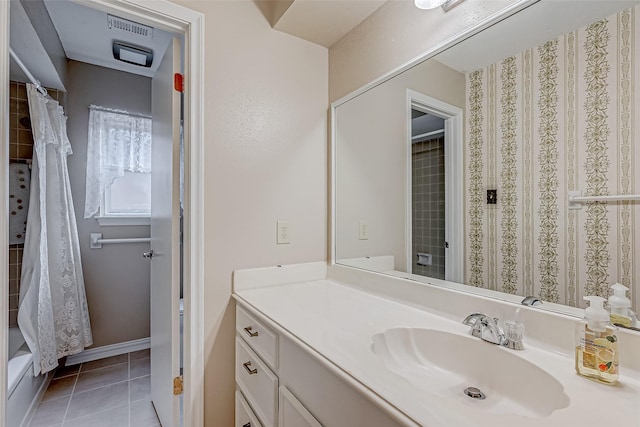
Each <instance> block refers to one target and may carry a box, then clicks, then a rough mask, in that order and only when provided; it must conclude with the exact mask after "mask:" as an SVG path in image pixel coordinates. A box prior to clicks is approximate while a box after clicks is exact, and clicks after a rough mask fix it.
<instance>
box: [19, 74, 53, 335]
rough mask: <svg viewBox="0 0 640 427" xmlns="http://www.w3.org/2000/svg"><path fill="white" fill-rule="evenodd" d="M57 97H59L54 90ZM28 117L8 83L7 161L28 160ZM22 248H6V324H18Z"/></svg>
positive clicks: (22, 95)
mask: <svg viewBox="0 0 640 427" xmlns="http://www.w3.org/2000/svg"><path fill="white" fill-rule="evenodd" d="M54 92H56V96H58V94H57V91H54ZM30 123H31V122H30V118H29V103H28V101H27V90H26V85H25V84H24V83H18V82H10V84H9V159H10V161H16V160H18V161H20V160H23V161H24V160H31V159H32V157H33V136H32V134H31V128H30ZM22 252H23V245H9V325H10V326H16V325H17V324H18V322H17V320H18V300H19V296H20V273H21V270H22Z"/></svg>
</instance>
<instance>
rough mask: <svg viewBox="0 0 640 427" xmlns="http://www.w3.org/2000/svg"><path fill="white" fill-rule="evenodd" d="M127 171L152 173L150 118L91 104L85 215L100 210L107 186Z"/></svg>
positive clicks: (93, 214) (87, 215)
mask: <svg viewBox="0 0 640 427" xmlns="http://www.w3.org/2000/svg"><path fill="white" fill-rule="evenodd" d="M126 171H129V172H138V173H151V119H150V118H147V117H141V116H136V115H131V114H129V113H127V112H126V111H120V110H113V109H108V108H104V107H98V106H95V105H92V106H91V107H90V111H89V140H88V147H87V186H86V198H85V208H84V217H85V218H92V217H94V216H95V215H96V214H97V213H98V212H99V210H100V201H101V200H102V197H103V195H104V192H105V190H106V189H107V188H109V186H111V184H113V181H114V180H115V179H116V178H119V177H122V176H124V173H125V172H126Z"/></svg>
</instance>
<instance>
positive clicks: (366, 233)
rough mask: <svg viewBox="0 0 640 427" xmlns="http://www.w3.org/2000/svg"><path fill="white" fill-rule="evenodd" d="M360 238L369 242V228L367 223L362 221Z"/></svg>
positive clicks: (359, 229)
mask: <svg viewBox="0 0 640 427" xmlns="http://www.w3.org/2000/svg"><path fill="white" fill-rule="evenodd" d="M358 236H359V239H360V240H369V226H368V225H367V221H360V222H359V223H358Z"/></svg>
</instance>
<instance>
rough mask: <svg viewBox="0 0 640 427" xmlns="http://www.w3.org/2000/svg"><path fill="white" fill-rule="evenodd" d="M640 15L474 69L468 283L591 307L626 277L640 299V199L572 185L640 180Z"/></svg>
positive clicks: (616, 185)
mask: <svg viewBox="0 0 640 427" xmlns="http://www.w3.org/2000/svg"><path fill="white" fill-rule="evenodd" d="M639 19H640V9H639V8H635V9H630V10H626V11H623V12H621V13H619V14H617V15H614V16H611V17H609V18H607V19H603V20H601V21H598V22H594V23H593V24H591V25H588V26H586V27H584V28H580V29H578V30H576V31H573V32H571V33H569V34H566V35H564V36H562V37H560V38H558V39H555V40H550V41H548V42H546V43H544V44H542V45H540V46H537V47H535V48H532V49H529V50H526V51H524V52H521V53H518V54H517V55H514V56H512V57H509V58H506V59H504V60H502V61H500V62H498V63H495V64H492V65H490V66H488V67H486V68H483V69H479V70H476V71H474V72H471V73H469V74H468V75H467V78H466V81H467V88H466V90H467V105H466V111H467V113H466V120H467V123H466V147H465V166H466V174H465V179H466V184H465V187H466V191H467V198H466V218H467V219H466V224H465V227H466V234H467V236H468V239H467V244H466V248H465V258H466V263H465V265H466V267H465V282H466V283H468V284H471V285H473V286H479V287H484V288H489V289H494V290H499V291H502V292H508V293H512V294H520V295H536V296H538V297H540V298H541V299H543V300H545V301H552V302H557V303H561V304H567V305H571V306H581V307H584V306H585V304H584V303H583V300H582V297H583V296H584V295H600V296H604V297H607V296H608V293H609V286H610V285H611V284H613V283H615V282H620V283H622V284H624V285H625V286H627V287H629V288H630V289H631V291H630V298H631V299H632V301H634V304H635V307H636V308H640V284H637V283H638V280H639V279H640V265H636V264H638V263H637V261H638V259H640V235H639V234H640V233H639V232H638V230H637V228H636V226H635V225H636V224H639V225H640V205H639V204H638V203H637V202H613V203H607V204H604V203H589V204H585V205H583V208H582V209H580V210H570V209H568V192H569V191H572V190H580V191H582V192H583V194H584V195H606V194H630V193H639V192H640V172H635V171H634V168H633V165H634V164H640V146H636V143H635V141H636V139H637V138H638V137H639V136H640V134H639V130H638V125H637V123H636V122H637V118H636V116H637V115H638V114H640V96H638V95H637V94H636V93H635V88H636V87H640V71H639V70H636V61H637V59H638V58H640V56H639V54H640V50H639V49H640V46H639V42H640V40H636V39H637V35H636V28H637V27H638V25H639V24H640V23H639V22H638V20H639ZM489 189H497V192H498V203H497V204H496V205H488V204H487V202H486V190H489ZM634 261H635V262H634ZM636 287H638V288H637V289H636Z"/></svg>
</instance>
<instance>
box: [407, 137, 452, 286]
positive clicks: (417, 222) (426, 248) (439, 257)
mask: <svg viewBox="0 0 640 427" xmlns="http://www.w3.org/2000/svg"><path fill="white" fill-rule="evenodd" d="M444 178H445V175H444V138H443V137H440V138H435V139H431V140H428V141H423V142H417V143H414V144H413V145H412V181H413V182H412V186H411V187H412V200H413V202H412V203H413V209H412V210H413V212H412V218H413V226H412V235H413V241H412V246H413V248H412V252H413V273H414V274H420V275H423V276H428V277H434V278H438V279H444V277H445V253H444V244H445V205H444ZM418 253H427V254H431V256H432V265H428V266H423V265H418Z"/></svg>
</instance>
